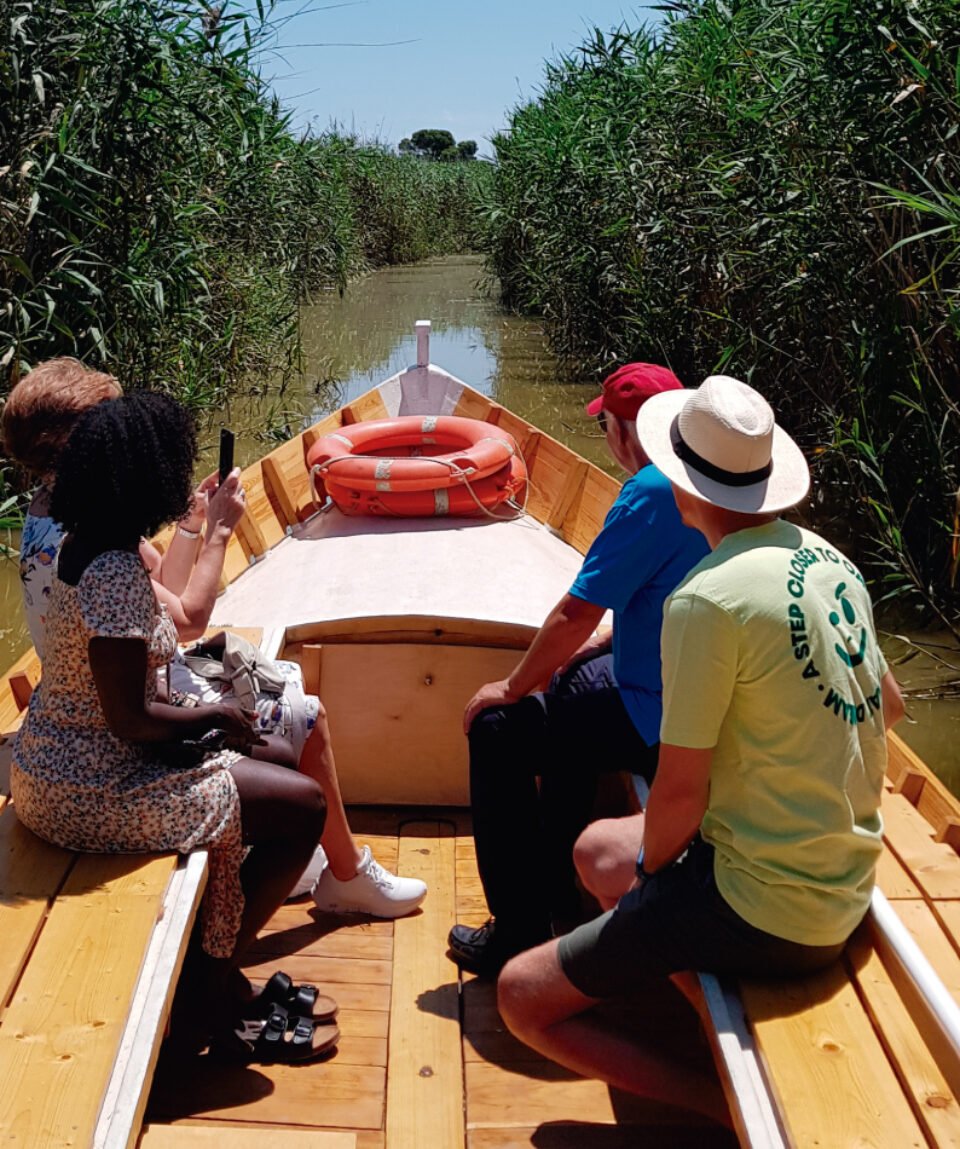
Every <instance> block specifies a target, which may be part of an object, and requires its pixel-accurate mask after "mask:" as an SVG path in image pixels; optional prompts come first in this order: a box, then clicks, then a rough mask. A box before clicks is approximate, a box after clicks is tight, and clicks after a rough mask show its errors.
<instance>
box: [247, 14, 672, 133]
mask: <svg viewBox="0 0 960 1149" xmlns="http://www.w3.org/2000/svg"><path fill="white" fill-rule="evenodd" d="M331 5H332V6H331ZM303 8H306V9H308V10H307V11H304V12H302V13H301V14H300V15H294V13H296V12H298V11H300V10H301V9H303ZM276 15H279V17H280V19H281V20H282V19H284V18H285V17H291V19H289V20H288V21H287V22H286V23H283V24H282V25H281V26H280V27H279V35H278V37H277V43H276V47H275V48H273V49H272V50H271V51H270V52H268V53H266V54H265V56H264V58H263V61H262V68H263V73H264V75H265V76H266V77H267V78H271V79H272V80H273V85H274V88H275V90H276V91H277V93H278V95H279V96H280V98H281V100H282V101H283V103H284V104H285V105H286V106H287V107H289V108H292V109H294V110H295V113H296V123H297V125H298V126H303V125H306V124H308V123H312V124H313V126H314V127H315V128H316V129H317V130H322V129H324V128H327V127H328V126H329V125H330V123H331V121H336V122H337V123H338V124H340V125H341V126H343V127H344V128H346V129H348V130H355V131H357V132H359V133H360V134H362V135H363V136H365V137H366V138H370V137H377V138H379V139H380V140H382V141H383V142H385V143H391V144H397V143H398V142H399V141H400V140H401V139H402V138H403V137H404V136H409V135H410V134H411V133H412V132H415V131H416V130H417V129H418V128H446V129H447V130H448V131H450V132H452V133H453V135H454V136H455V137H456V139H458V140H462V139H473V140H476V141H477V143H478V144H479V145H480V152H481V154H483V153H485V152H489V150H490V149H489V148H488V147H487V145H486V142H485V141H486V140H488V139H489V137H490V136H491V134H492V133H493V132H495V131H496V130H497V129H498V128H500V127H502V126H503V125H504V124H505V123H506V120H507V116H508V113H509V111H510V109H511V108H513V107H514V106H515V105H516V104H517V103H519V102H521V101H522V100H524V99H525V98H529V97H530V96H531V95H532V94H534V92H535V90H536V88H537V86H538V84H539V83H540V82H541V80H542V78H543V62H544V60H545V59H547V58H550V57H553V56H554V55H556V54H558V53H561V52H565V51H568V50H570V49H572V48H574V47H576V46H577V45H578V44H580V43H581V42H582V41H583V40H584V38H585V37H586V36H587V35H588V34H589V31H590V29H591V28H592V27H593V26H594V25H597V26H599V27H601V28H604V29H609V28H612V27H616V26H617V25H619V24H620V23H622V22H623V21H624V20H626V22H627V23H628V24H629V25H631V26H634V27H635V26H638V25H639V24H640V23H642V22H643V21H644V20H651V19H654V18H655V17H656V13H654V12H648V11H646V10H645V9H644V8H643V6H641V5H637V4H632V3H623V2H622V0H478V2H476V3H470V4H465V3H457V2H456V0H448V2H447V3H440V2H438V0H358V2H350V0H347V2H345V3H336V0H280V3H279V5H278V8H277V10H276V12H275V16H276ZM398 41H412V42H411V43H398ZM347 44H361V45H370V46H365V47H348V46H345V45H347ZM311 45H321V46H319V47H313V46H311ZM323 45H330V46H323ZM337 45H342V46H337ZM374 45H376V46H374ZM381 45H382V46H381Z"/></svg>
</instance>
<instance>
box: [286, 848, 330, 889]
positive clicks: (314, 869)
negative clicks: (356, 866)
mask: <svg viewBox="0 0 960 1149" xmlns="http://www.w3.org/2000/svg"><path fill="white" fill-rule="evenodd" d="M326 868H327V855H326V854H325V853H324V852H323V846H317V848H316V849H315V850H314V851H313V857H312V858H311V859H310V861H309V862H308V863H307V868H306V869H305V870H304V871H303V873H302V874H301V875H300V877H299V879H298V880H297V884H296V885H295V886H294V887H293V889H292V890H291V891H290V893H289V894H287V901H288V902H292V901H293V899H294V898H303V897H305V896H306V895H307V894H312V893H313V891H314V888H315V887H316V884H317V882H318V881H319V880H320V876H321V875H322V874H323V871H324V870H325V869H326Z"/></svg>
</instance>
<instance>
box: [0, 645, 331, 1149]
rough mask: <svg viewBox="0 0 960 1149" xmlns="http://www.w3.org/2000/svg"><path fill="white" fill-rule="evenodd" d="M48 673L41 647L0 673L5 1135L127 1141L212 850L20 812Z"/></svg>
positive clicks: (0, 1129)
mask: <svg viewBox="0 0 960 1149" xmlns="http://www.w3.org/2000/svg"><path fill="white" fill-rule="evenodd" d="M245 633H246V634H247V636H248V637H251V638H252V639H253V640H254V641H258V640H259V638H260V637H261V632H258V631H255V632H253V633H252V634H251V632H250V631H246V632H245ZM38 678H39V663H38V662H37V661H36V655H35V654H33V652H31V653H30V655H28V656H26V657H25V658H24V659H21V660H20V663H18V664H17V666H16V667H15V668H14V672H13V673H12V674H11V675H10V676H9V677H8V678H7V679H5V680H3V682H2V684H0V737H2V743H0V1009H2V1012H0V1137H2V1139H3V1142H4V1144H5V1145H9V1146H11V1149H14V1147H17V1149H20V1147H22V1149H45V1147H48V1146H49V1147H51V1149H52V1147H54V1146H57V1147H62V1146H66V1145H70V1146H77V1147H84V1149H85V1147H87V1146H95V1147H96V1149H128V1146H130V1145H132V1144H134V1143H135V1139H136V1136H137V1134H138V1132H139V1129H140V1124H141V1121H142V1118H143V1111H144V1107H145V1105H146V1099H147V1094H148V1091H149V1088H150V1083H151V1081H152V1077H153V1071H154V1068H155V1065H156V1060H157V1055H158V1053H159V1048H160V1043H161V1041H162V1038H163V1033H164V1029H165V1026H166V1022H167V1018H168V1016H169V1011H170V1005H171V1002H172V999H173V993H174V989H175V988H176V983H177V978H178V976H179V973H180V969H181V966H182V963H183V958H184V954H185V952H186V948H187V943H188V940H189V937H190V932H191V928H192V925H193V922H194V920H195V917H196V914H197V909H198V907H199V904H200V899H201V896H202V893H203V889H204V885H205V883H206V877H207V854H206V851H204V850H197V851H195V852H194V853H192V854H190V855H184V856H181V855H177V854H111V855H106V854H79V853H74V852H71V851H69V850H62V849H60V848H58V847H56V846H51V845H49V844H48V843H47V842H44V841H42V840H41V839H40V838H38V837H37V836H36V835H34V834H33V833H31V832H30V831H29V830H28V829H26V827H24V826H23V825H22V824H21V823H20V822H19V820H18V819H17V817H16V814H15V812H14V806H13V802H12V800H11V799H10V796H9V795H10V791H9V761H10V753H11V749H12V737H11V734H12V732H13V731H15V730H16V728H17V727H18V726H19V725H20V722H21V721H22V718H23V711H24V709H25V707H26V704H27V702H28V700H29V693H30V689H28V688H25V687H24V683H26V684H27V686H28V687H30V688H32V685H33V684H34V683H35V682H36V681H37V680H38ZM13 684H19V687H18V688H17V689H16V691H15V689H14V686H13ZM331 1149H334V1146H331ZM336 1149H340V1147H339V1146H336ZM344 1149H346V1147H344Z"/></svg>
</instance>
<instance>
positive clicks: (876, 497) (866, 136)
mask: <svg viewBox="0 0 960 1149" xmlns="http://www.w3.org/2000/svg"><path fill="white" fill-rule="evenodd" d="M959 93H960V3H958V2H957V0H950V2H946V3H944V2H942V0H916V2H907V0H868V2H866V3H864V2H859V0H734V2H729V0H727V2H725V0H704V2H692V0H690V2H674V3H668V5H667V17H666V23H665V24H664V25H661V26H660V28H658V29H655V30H649V29H641V30H638V31H630V30H628V29H626V28H621V29H620V30H618V31H616V32H613V33H610V34H603V33H601V32H599V31H597V32H595V33H594V36H593V38H591V39H590V40H589V41H588V43H586V44H583V45H582V46H581V47H580V48H579V49H578V51H576V52H573V53H571V54H570V55H567V56H564V57H562V59H559V60H557V61H555V62H552V63H550V64H548V65H547V72H545V78H544V82H543V86H542V91H541V92H540V94H539V97H537V98H536V99H535V100H534V101H532V102H531V103H528V105H526V106H522V107H519V108H517V109H516V110H514V111H513V114H512V118H511V121H510V124H509V129H508V130H506V131H505V132H504V133H503V134H502V136H501V137H500V138H498V139H497V140H496V153H497V160H498V164H497V170H496V173H495V183H494V193H493V200H494V205H493V208H491V210H490V213H489V221H488V222H489V231H488V238H487V241H488V246H487V252H488V257H489V262H490V267H491V270H493V271H494V272H495V273H496V275H497V276H498V277H500V280H501V284H502V291H503V298H504V300H505V302H506V303H509V304H510V306H512V307H514V308H518V309H520V310H528V311H536V313H540V314H541V315H543V317H544V318H545V321H547V325H548V330H549V331H550V334H551V337H552V340H553V342H555V345H556V346H557V348H558V349H559V352H560V353H562V354H563V355H565V356H567V357H568V358H570V360H571V361H572V362H573V364H575V365H576V367H578V368H579V369H580V370H586V371H595V372H597V373H599V372H603V371H605V370H607V369H609V368H610V367H611V365H613V364H614V363H618V362H622V361H625V360H629V358H647V360H657V361H661V362H667V363H669V364H671V365H672V367H673V368H674V369H675V370H676V371H678V373H679V375H680V376H681V378H683V379H684V380H687V381H688V383H690V384H695V383H697V381H699V380H700V379H703V378H704V377H705V376H706V375H709V373H711V372H718V371H725V372H727V373H731V375H736V376H740V377H741V378H745V379H749V380H750V381H751V383H753V384H754V385H756V386H758V387H759V388H760V390H761V391H764V392H765V393H766V394H767V395H768V396H769V398H771V400H772V402H773V403H774V406H775V407H776V409H777V411H779V414H780V416H781V417H782V421H783V422H784V423H785V425H787V426H788V427H789V429H790V430H791V431H792V432H793V433H795V434H796V435H797V437H798V438H799V439H800V441H802V442H803V445H804V446H805V447H806V448H807V450H808V453H810V454H811V455H812V456H813V458H814V465H815V486H814V495H813V501H814V512H815V517H816V519H818V522H823V520H824V519H834V522H833V524H831V527H833V529H834V530H835V531H839V532H844V531H847V532H849V533H850V537H851V540H852V541H851V546H853V547H854V548H856V549H857V550H858V553H859V555H860V557H861V560H862V561H864V562H865V563H867V565H868V566H869V570H870V573H872V576H873V577H874V578H875V579H877V580H878V583H880V588H881V592H882V593H881V595H880V596H881V597H884V599H885V597H888V596H889V597H890V599H892V600H896V602H897V604H898V607H899V608H903V607H916V608H918V610H919V611H921V612H922V614H923V615H924V616H926V617H930V616H932V617H935V618H936V619H938V620H939V622H940V623H944V624H946V625H949V626H951V627H952V629H953V631H954V633H958V632H960V623H958V596H957V592H955V588H954V581H955V575H957V562H955V558H954V561H953V562H951V548H952V539H951V535H952V533H953V532H954V531H955V530H957V526H955V519H954V514H955V508H957V499H955V492H957V488H958V483H960V475H958V468H959V466H960V434H958V431H959V430H960V409H958V402H960V376H958V346H957V339H958V315H960V311H958V295H957V292H958V270H960V260H959V259H958V255H959V254H960V195H958V191H957V190H958V188H960V142H959V141H960V137H958V128H960V97H959Z"/></svg>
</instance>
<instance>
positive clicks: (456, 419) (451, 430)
mask: <svg viewBox="0 0 960 1149" xmlns="http://www.w3.org/2000/svg"><path fill="white" fill-rule="evenodd" d="M424 448H428V449H427V450H424ZM411 451H416V452H417V454H415V455H413V454H410V452H411ZM392 452H397V454H392ZM516 453H517V445H516V443H515V442H514V439H513V436H512V435H511V434H509V432H507V431H502V430H501V429H500V428H499V427H497V426H495V425H494V424H492V423H485V422H483V420H481V419H465V418H462V417H461V416H458V415H404V416H400V417H398V418H396V419H375V420H371V421H369V422H363V423H353V424H351V425H350V426H349V427H346V428H342V429H341V430H340V431H338V432H336V433H334V434H329V435H324V437H323V438H322V439H318V440H317V441H316V443H314V444H313V446H312V447H311V448H310V450H309V451H308V452H307V466H308V468H310V469H311V470H314V468H316V471H315V475H316V477H317V478H318V479H319V480H320V481H321V482H322V483H323V485H324V486H325V487H327V488H328V489H329V487H330V484H331V483H334V484H336V485H339V486H347V487H350V488H351V489H352V490H359V491H378V492H399V491H434V490H437V489H440V488H443V487H455V486H458V485H459V484H461V483H463V482H464V481H466V480H469V481H470V482H476V481H477V480H479V479H484V478H486V477H487V476H489V475H492V474H494V473H495V472H497V471H500V470H501V469H502V468H503V467H504V466H505V465H506V464H507V463H508V462H509V461H510V459H512V458H513V457H514V456H515V455H516Z"/></svg>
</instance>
